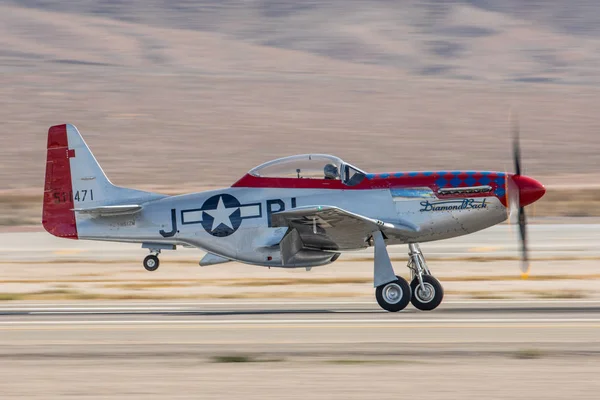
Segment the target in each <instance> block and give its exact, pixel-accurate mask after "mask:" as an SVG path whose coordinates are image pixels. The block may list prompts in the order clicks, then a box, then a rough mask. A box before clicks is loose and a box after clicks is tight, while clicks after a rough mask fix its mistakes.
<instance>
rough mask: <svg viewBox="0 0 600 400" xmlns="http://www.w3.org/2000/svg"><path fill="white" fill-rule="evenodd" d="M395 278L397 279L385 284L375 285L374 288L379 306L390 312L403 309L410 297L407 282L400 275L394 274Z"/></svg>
mask: <svg viewBox="0 0 600 400" xmlns="http://www.w3.org/2000/svg"><path fill="white" fill-rule="evenodd" d="M396 278H398V279H396V280H395V281H392V282H389V283H386V284H385V285H380V286H377V289H375V298H376V299H377V303H379V306H380V307H381V308H383V309H384V310H386V311H390V312H397V311H400V310H403V309H405V308H406V306H407V305H408V303H410V299H411V298H412V293H411V290H410V286H409V284H408V282H406V280H405V279H404V278H402V277H400V276H396Z"/></svg>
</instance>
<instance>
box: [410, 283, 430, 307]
mask: <svg viewBox="0 0 600 400" xmlns="http://www.w3.org/2000/svg"><path fill="white" fill-rule="evenodd" d="M415 296H416V297H417V299H418V300H419V301H420V302H421V303H429V302H430V301H431V300H433V298H434V297H435V289H434V287H433V286H432V285H431V283H429V282H423V284H422V285H421V284H419V286H417V290H416V291H415Z"/></svg>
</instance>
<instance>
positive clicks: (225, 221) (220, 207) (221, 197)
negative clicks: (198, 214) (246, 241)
mask: <svg viewBox="0 0 600 400" xmlns="http://www.w3.org/2000/svg"><path fill="white" fill-rule="evenodd" d="M200 209H201V210H202V227H203V228H204V230H206V232H208V233H210V234H211V235H213V236H218V237H225V236H229V235H231V234H233V233H234V232H235V231H237V230H238V228H239V227H240V224H241V223H242V218H241V211H240V202H239V201H238V199H236V198H235V197H233V196H232V195H230V194H218V195H216V196H212V197H210V198H208V199H207V200H206V201H205V202H204V204H202V207H201V208H200Z"/></svg>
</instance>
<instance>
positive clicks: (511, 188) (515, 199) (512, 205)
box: [506, 111, 530, 279]
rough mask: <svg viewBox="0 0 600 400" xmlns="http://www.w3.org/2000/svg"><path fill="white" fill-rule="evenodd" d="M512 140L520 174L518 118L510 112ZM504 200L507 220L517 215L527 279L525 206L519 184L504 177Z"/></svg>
mask: <svg viewBox="0 0 600 400" xmlns="http://www.w3.org/2000/svg"><path fill="white" fill-rule="evenodd" d="M510 120H511V130H512V140H513V160H514V163H515V174H514V175H513V176H519V175H521V144H520V138H519V136H520V129H519V119H518V118H517V117H516V116H515V115H513V113H512V111H511V113H510ZM506 201H507V206H508V210H509V214H508V215H509V222H510V223H513V222H515V216H518V218H517V221H518V224H519V236H520V240H521V277H522V278H523V279H527V277H528V276H529V268H530V264H529V249H528V246H527V217H526V216H525V207H521V204H520V192H519V186H518V185H517V184H516V182H515V181H514V180H513V179H512V177H510V178H508V177H507V179H506Z"/></svg>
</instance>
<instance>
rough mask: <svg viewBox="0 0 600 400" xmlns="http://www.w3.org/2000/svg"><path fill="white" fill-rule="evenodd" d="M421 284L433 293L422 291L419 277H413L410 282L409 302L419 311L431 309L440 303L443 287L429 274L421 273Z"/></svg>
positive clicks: (442, 296)
mask: <svg viewBox="0 0 600 400" xmlns="http://www.w3.org/2000/svg"><path fill="white" fill-rule="evenodd" d="M423 284H424V285H425V287H426V288H427V289H428V290H433V293H431V292H429V293H422V290H421V287H420V286H421V285H420V282H419V278H415V279H413V280H412V282H411V283H410V288H411V290H412V298H411V299H410V302H411V303H412V305H413V306H415V308H418V309H419V310H421V311H431V310H433V309H435V308H436V307H437V306H439V305H440V304H441V303H442V299H443V298H444V288H443V287H442V285H441V283H440V281H438V280H437V279H435V278H434V277H433V276H431V275H423Z"/></svg>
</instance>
